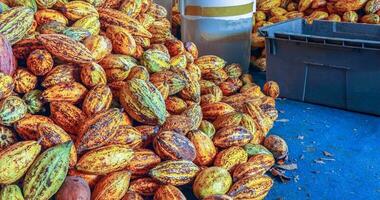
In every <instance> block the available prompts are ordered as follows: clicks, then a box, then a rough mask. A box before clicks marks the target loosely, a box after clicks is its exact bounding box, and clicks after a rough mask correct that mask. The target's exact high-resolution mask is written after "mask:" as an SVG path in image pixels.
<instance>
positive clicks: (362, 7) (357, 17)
mask: <svg viewBox="0 0 380 200" xmlns="http://www.w3.org/2000/svg"><path fill="white" fill-rule="evenodd" d="M299 17H304V18H306V20H308V21H309V22H312V20H329V21H335V22H341V21H342V22H352V23H357V22H359V23H367V24H379V23H380V0H258V1H257V12H256V13H255V15H254V17H253V22H254V25H253V26H254V28H253V35H252V47H253V48H260V49H264V48H265V38H263V37H261V36H260V35H259V33H258V32H257V30H258V29H259V28H260V27H263V26H268V25H272V24H274V23H278V22H281V21H286V20H289V19H294V18H299ZM251 60H252V63H254V65H255V66H256V67H258V68H259V69H261V70H263V71H265V70H266V58H265V50H263V51H262V53H261V55H256V56H254V57H252V59H251Z"/></svg>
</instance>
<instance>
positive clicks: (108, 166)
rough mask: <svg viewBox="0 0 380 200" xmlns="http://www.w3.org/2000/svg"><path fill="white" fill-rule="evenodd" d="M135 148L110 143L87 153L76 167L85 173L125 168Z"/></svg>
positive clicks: (99, 173)
mask: <svg viewBox="0 0 380 200" xmlns="http://www.w3.org/2000/svg"><path fill="white" fill-rule="evenodd" d="M133 156H134V154H133V150H132V149H130V148H127V147H125V146H123V145H108V146H103V147H100V148H97V149H93V150H91V151H88V152H87V153H85V154H84V155H83V156H82V157H81V158H80V159H79V161H78V163H77V165H76V169H77V170H79V171H82V172H85V173H91V174H98V175H104V174H108V173H111V172H115V171H118V170H121V169H124V168H125V167H126V166H127V165H128V163H129V161H130V160H131V159H132V158H133Z"/></svg>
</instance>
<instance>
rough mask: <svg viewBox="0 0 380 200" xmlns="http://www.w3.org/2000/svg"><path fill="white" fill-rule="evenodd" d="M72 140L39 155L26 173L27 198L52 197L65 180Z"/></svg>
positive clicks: (25, 188) (25, 187) (24, 183)
mask: <svg viewBox="0 0 380 200" xmlns="http://www.w3.org/2000/svg"><path fill="white" fill-rule="evenodd" d="M72 146H73V143H72V141H68V142H65V143H63V144H59V145H56V146H54V147H51V148H49V149H48V150H46V151H45V152H43V153H42V154H41V155H39V156H38V157H37V158H36V160H35V161H34V163H33V164H32V166H30V169H29V170H28V172H27V173H26V175H25V179H24V182H23V192H24V196H25V199H46V200H48V199H50V198H51V197H52V196H53V195H54V194H55V193H56V192H57V191H58V190H59V188H60V187H61V185H62V183H63V182H64V181H65V178H66V174H67V171H68V170H69V156H70V149H71V147H72Z"/></svg>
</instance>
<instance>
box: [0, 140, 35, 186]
mask: <svg viewBox="0 0 380 200" xmlns="http://www.w3.org/2000/svg"><path fill="white" fill-rule="evenodd" d="M40 151H41V145H39V144H38V143H37V142H36V141H22V142H17V143H15V144H13V145H10V146H8V147H7V148H5V149H3V150H2V152H1V154H0V164H1V165H0V169H1V173H0V183H1V184H11V183H14V182H16V181H17V180H18V179H20V178H21V177H22V176H24V175H25V173H26V171H27V170H28V168H29V167H30V166H31V165H32V164H33V162H34V160H35V159H36V158H37V156H38V154H39V153H40Z"/></svg>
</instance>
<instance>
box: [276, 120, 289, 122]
mask: <svg viewBox="0 0 380 200" xmlns="http://www.w3.org/2000/svg"><path fill="white" fill-rule="evenodd" d="M276 122H283V123H287V122H289V119H278V120H276Z"/></svg>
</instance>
